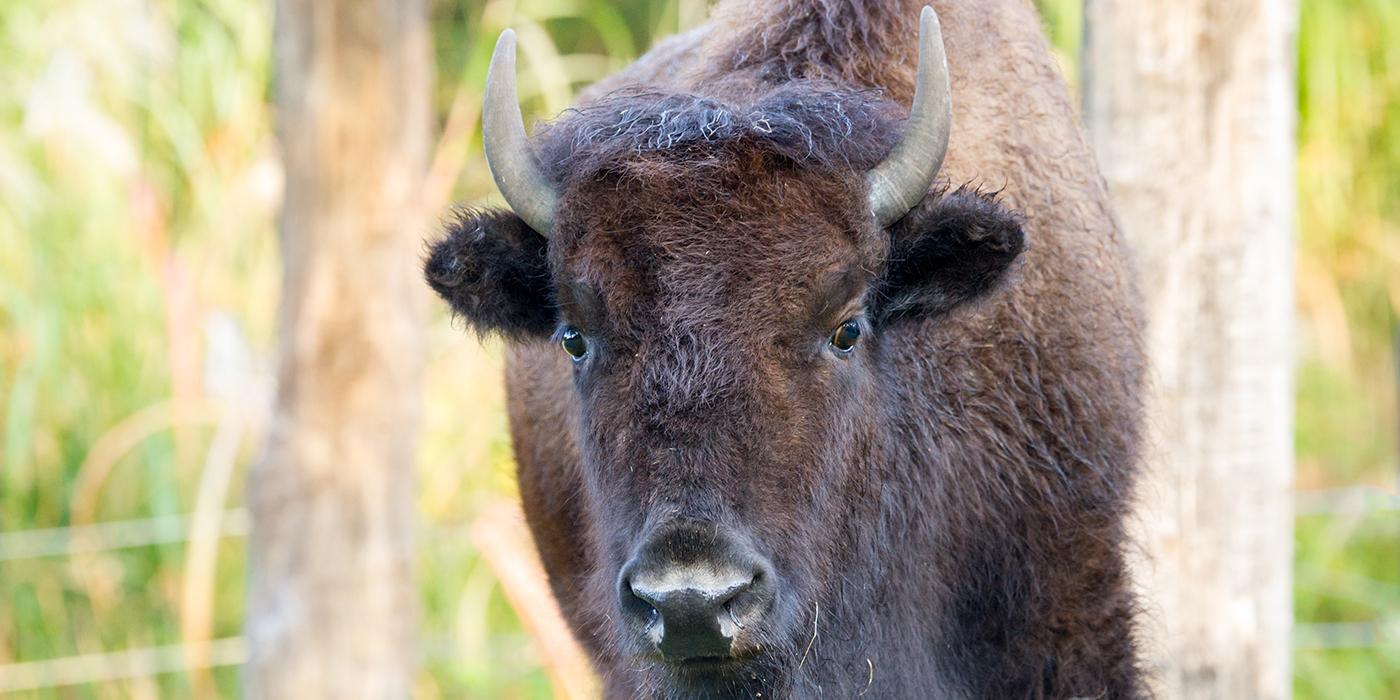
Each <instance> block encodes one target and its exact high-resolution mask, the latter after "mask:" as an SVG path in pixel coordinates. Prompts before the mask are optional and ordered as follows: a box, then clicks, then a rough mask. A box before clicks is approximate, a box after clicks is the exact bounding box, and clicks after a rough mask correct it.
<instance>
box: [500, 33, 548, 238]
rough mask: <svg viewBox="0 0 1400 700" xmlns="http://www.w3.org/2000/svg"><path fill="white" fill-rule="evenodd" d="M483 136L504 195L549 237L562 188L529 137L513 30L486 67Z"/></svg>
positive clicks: (532, 226) (536, 228) (536, 227)
mask: <svg viewBox="0 0 1400 700" xmlns="http://www.w3.org/2000/svg"><path fill="white" fill-rule="evenodd" d="M481 136H482V141H483V142H484V147H485V151H486V165H487V167H488V168H489V169H490V170H491V177H492V178H493V179H494V180H495V181H496V187H497V188H498V189H500V190H501V196H503V197H505V198H506V203H507V204H510V208H511V209H514V210H515V213H516V215H517V216H519V217H520V218H521V219H524V221H525V223H527V224H529V225H530V228H532V229H534V230H535V231H537V232H539V234H540V235H541V236H544V237H546V238H548V237H549V234H550V232H551V231H552V230H553V228H554V210H555V207H556V206H557V205H558V203H559V193H558V192H557V191H555V188H554V184H553V183H551V182H550V181H549V179H548V178H546V177H545V176H544V173H542V172H540V169H539V167H538V166H537V165H536V164H535V159H534V156H532V155H531V154H530V146H529V142H528V141H527V140H526V138H525V120H524V118H523V117H521V115H520V102H519V100H518V99H517V97H516V94H515V32H514V31H513V30H510V29H507V30H505V31H503V32H501V38H500V39H497V40H496V51H495V53H493V54H491V67H490V68H489V69H487V71H486V94H485V96H484V97H483V99H482V105H481Z"/></svg>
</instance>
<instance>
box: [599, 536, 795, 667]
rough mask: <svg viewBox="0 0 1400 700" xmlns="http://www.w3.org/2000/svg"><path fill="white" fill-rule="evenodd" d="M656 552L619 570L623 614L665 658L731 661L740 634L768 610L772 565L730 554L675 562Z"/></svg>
mask: <svg viewBox="0 0 1400 700" xmlns="http://www.w3.org/2000/svg"><path fill="white" fill-rule="evenodd" d="M656 549H657V548H653V549H652V551H651V552H648V551H647V550H643V553H642V554H639V555H638V556H637V557H634V558H633V559H632V561H631V562H628V564H627V565H626V566H624V567H623V573H622V576H621V577H620V581H619V584H620V585H619V589H620V590H619V591H618V592H619V595H620V597H621V603H622V611H623V614H624V616H626V617H627V618H629V619H630V621H631V622H632V624H633V625H634V626H635V627H636V628H638V629H640V630H641V631H642V632H643V634H644V635H645V636H646V637H647V638H648V639H649V640H650V641H651V643H652V644H653V645H655V646H656V648H657V650H659V651H660V652H661V654H662V656H664V657H665V658H666V659H668V660H671V661H696V660H702V659H703V660H722V659H725V658H728V657H730V656H731V655H732V654H733V650H734V640H735V638H736V637H738V635H739V633H740V632H741V631H743V630H745V629H748V628H751V627H753V626H755V625H757V624H759V623H760V622H761V621H762V618H763V616H764V615H765V614H766V613H767V611H768V609H769V607H770V606H771V603H772V601H773V598H774V593H775V586H774V583H775V582H774V576H773V572H772V567H771V565H769V564H768V562H767V561H766V560H763V559H762V558H760V557H757V556H755V555H753V554H751V553H748V552H743V553H735V552H733V551H732V550H731V551H730V552H725V553H724V556H722V557H715V556H708V557H705V558H704V559H699V560H696V559H692V560H690V561H685V562H677V561H674V560H673V559H670V558H668V557H666V556H664V554H665V552H664V551H663V552H656V551H655V550H656ZM663 549H664V548H663ZM658 553H659V554H661V555H662V556H655V555H656V554H658ZM648 554H651V555H652V556H647V555H648ZM736 554H737V556H736Z"/></svg>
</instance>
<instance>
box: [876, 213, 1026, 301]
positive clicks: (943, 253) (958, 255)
mask: <svg viewBox="0 0 1400 700" xmlns="http://www.w3.org/2000/svg"><path fill="white" fill-rule="evenodd" d="M890 235H891V238H892V239H893V240H892V241H891V246H890V258H889V261H888V262H887V263H886V265H885V271H884V274H883V275H882V277H881V278H880V281H879V283H878V284H877V285H876V287H875V294H874V295H872V296H873V297H874V303H873V304H872V308H873V313H872V318H874V319H875V322H876V323H877V324H881V323H893V322H897V321H899V320H901V319H908V318H918V317H928V316H937V315H940V314H944V313H947V312H948V311H950V310H952V309H954V308H956V307H957V306H959V305H961V304H963V303H965V302H968V301H971V300H974V299H976V298H978V297H980V296H982V295H984V294H986V293H987V292H989V291H991V290H992V289H994V288H995V287H996V286H997V284H998V283H999V282H1001V280H1002V278H1003V277H1004V276H1005V273H1006V270H1007V268H1009V267H1010V266H1011V263H1012V262H1013V261H1015V260H1016V257H1017V256H1019V255H1020V254H1021V251H1022V250H1024V249H1025V234H1024V233H1023V231H1022V229H1021V217H1020V216H1019V215H1017V214H1015V213H1014V212H1012V211H1010V210H1008V209H1006V208H1005V207H1003V206H1001V204H999V203H997V201H996V199H995V198H994V197H993V196H992V195H986V194H982V193H980V192H977V191H975V190H969V189H967V188H961V189H958V190H957V191H955V192H951V193H947V194H943V195H941V196H940V195H938V194H934V195H931V196H929V197H928V198H926V199H925V200H924V201H923V202H922V203H920V204H919V206H917V207H915V208H914V209H913V210H912V211H910V212H909V213H908V214H907V215H906V216H905V217H904V218H903V219H901V220H900V221H899V222H898V223H896V224H895V225H894V226H893V227H891V229H890Z"/></svg>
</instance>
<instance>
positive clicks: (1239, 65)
mask: <svg viewBox="0 0 1400 700" xmlns="http://www.w3.org/2000/svg"><path fill="white" fill-rule="evenodd" d="M1296 14H1297V11H1296V5H1295V0H1089V1H1088V2H1087V4H1086V8H1085V21H1086V32H1085V37H1086V39H1085V48H1084V56H1083V58H1084V61H1083V69H1084V75H1085V80H1084V98H1085V110H1084V111H1085V119H1086V122H1087V126H1088V129H1089V133H1090V137H1091V140H1092V141H1093V144H1094V146H1095V147H1096V149H1097V152H1098V155H1099V158H1100V160H1101V164H1102V168H1103V173H1104V175H1105V177H1106V179H1107V180H1108V183H1109V186H1110V189H1111V191H1112V195H1113V199H1114V204H1115V207H1116V209H1117V213H1118V217H1119V219H1120V222H1121V224H1122V226H1123V229H1124V231H1125V233H1126V235H1127V238H1128V240H1129V241H1130V242H1131V243H1132V245H1133V247H1134V250H1135V253H1136V256H1137V263H1138V267H1139V270H1140V273H1141V279H1142V284H1143V290H1144V293H1145V295H1146V301H1147V308H1148V315H1149V324H1150V325H1149V335H1148V344H1149V347H1148V349H1149V354H1150V356H1151V360H1152V363H1153V371H1152V374H1151V377H1152V382H1153V384H1154V387H1153V391H1152V394H1151V396H1150V398H1149V413H1148V417H1149V426H1150V428H1149V430H1150V433H1149V442H1148V455H1147V458H1148V462H1147V466H1148V474H1147V478H1146V479H1145V481H1144V483H1143V485H1142V488H1141V490H1140V498H1139V500H1140V502H1141V506H1140V510H1139V515H1138V521H1139V524H1140V526H1141V530H1142V533H1141V538H1142V542H1143V544H1144V550H1145V552H1144V554H1145V556H1143V557H1142V558H1141V561H1139V562H1137V568H1136V572H1135V578H1136V579H1137V581H1138V583H1139V585H1140V586H1141V588H1142V589H1143V590H1144V596H1145V600H1144V603H1145V608H1146V610H1145V612H1146V615H1145V616H1144V630H1143V631H1144V634H1143V637H1144V640H1145V641H1146V642H1147V644H1148V649H1149V657H1148V658H1149V660H1150V661H1151V662H1152V664H1153V667H1152V668H1151V669H1150V670H1151V671H1152V672H1153V673H1154V674H1155V676H1156V683H1157V687H1158V690H1159V695H1160V696H1161V697H1164V698H1265V699H1268V698H1286V697H1288V696H1289V682H1290V681H1289V679H1290V663H1289V662H1290V652H1291V648H1290V644H1289V628H1290V626H1291V623H1292V606H1291V600H1292V596H1291V582H1292V581H1291V574H1290V571H1291V563H1292V532H1293V523H1292V506H1291V494H1290V488H1291V480H1292V458H1293V457H1292V445H1293V443H1292V405H1293V402H1292V383H1291V377H1292V354H1291V336H1292V318H1293V306H1292V304H1293V294H1292V270H1293V261H1292V223H1293V211H1294V195H1293V192H1294V181H1293V153H1294V146H1293V130H1294V114H1295V104H1296V103H1295V101H1294V91H1295V87H1294V78H1295V75H1296V71H1295V68H1294V34H1295V24H1296Z"/></svg>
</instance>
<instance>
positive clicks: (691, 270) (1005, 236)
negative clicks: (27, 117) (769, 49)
mask: <svg viewBox="0 0 1400 700" xmlns="http://www.w3.org/2000/svg"><path fill="white" fill-rule="evenodd" d="M925 19H926V22H925V27H924V29H925V48H926V49H927V48H928V46H929V45H930V44H931V42H930V41H929V40H930V39H934V40H936V39H937V33H936V24H935V26H934V27H933V31H932V33H931V36H930V31H929V26H928V22H927V19H928V15H926V18H925ZM509 39H510V37H509V35H507V36H506V37H504V38H503V41H502V44H501V45H502V46H505V53H504V54H503V53H502V49H501V48H500V47H498V53H497V64H496V65H494V66H493V81H492V85H493V87H492V88H489V89H488V97H490V95H491V94H492V93H491V92H490V90H491V89H495V90H497V93H498V99H497V101H496V104H494V105H493V104H489V103H488V105H487V111H488V112H492V111H493V109H494V111H496V112H499V111H506V112H512V111H513V112H514V116H512V115H510V114H507V116H508V117H510V118H509V119H506V120H505V122H504V123H503V125H498V126H496V127H494V128H497V129H505V130H507V131H509V132H510V134H509V135H508V136H507V137H502V138H504V141H506V142H507V143H505V145H502V143H501V140H500V139H497V141H496V142H495V143H494V145H493V144H492V143H491V141H492V139H493V138H496V137H498V136H499V134H491V133H488V135H487V137H488V147H489V148H493V149H495V152H494V153H493V154H492V155H491V163H492V168H493V172H494V174H495V175H496V177H497V179H498V181H502V190H503V191H504V192H505V193H506V194H507V198H508V200H509V201H510V202H511V204H512V205H513V207H514V209H515V211H516V212H518V214H519V215H518V216H517V214H515V213H510V212H502V211H495V212H478V213H462V214H460V215H459V216H458V217H457V218H456V220H455V221H453V222H452V223H451V224H450V225H449V231H448V235H447V236H446V237H445V238H444V239H443V240H442V241H441V242H440V243H438V244H437V245H436V246H435V247H434V248H433V250H432V253H431V256H430V259H429V260H428V262H427V276H428V279H429V282H430V283H431V284H432V286H433V288H434V289H435V290H436V291H437V292H438V293H439V294H441V295H442V296H443V297H444V298H445V299H446V300H447V301H448V302H449V303H450V304H451V306H452V308H453V309H454V311H455V312H456V313H457V314H458V315H460V316H461V317H463V318H465V319H466V320H467V321H468V322H469V323H470V324H471V325H472V326H474V327H475V328H476V329H477V330H479V331H482V332H494V333H499V334H502V335H505V336H508V337H510V338H512V339H515V340H518V341H521V342H527V343H535V342H546V341H548V342H552V343H554V344H557V345H558V346H559V347H558V350H557V352H558V353H559V358H561V359H560V360H559V361H560V362H567V363H568V364H570V365H571V366H572V373H573V386H572V388H563V389H564V390H565V391H566V394H567V395H561V396H559V397H558V400H559V401H561V402H568V403H569V404H570V405H571V406H572V407H573V410H574V411H576V415H577V417H578V420H577V421H576V424H577V435H575V436H574V441H575V443H576V444H577V446H578V451H579V455H580V463H579V464H578V465H577V468H578V469H579V470H580V471H581V478H580V483H581V484H582V492H581V493H578V494H576V495H575V497H576V498H579V499H582V500H583V502H584V503H585V504H586V507H585V508H584V510H585V511H586V512H587V513H588V514H589V517H590V520H591V522H590V523H587V524H586V527H584V528H582V530H583V531H586V532H587V533H588V536H587V538H586V540H583V541H580V543H579V546H580V547H586V548H588V549H589V551H588V552H587V555H586V557H584V559H585V560H586V561H588V562H589V565H590V567H591V577H592V584H591V586H590V587H589V590H590V593H589V594H588V595H585V596H584V600H585V601H586V604H588V605H590V606H593V607H594V608H595V610H596V618H597V619H598V620H600V621H602V620H611V622H610V623H607V624H609V625H611V626H612V631H613V632H614V633H615V634H616V635H617V636H616V642H617V643H616V644H613V645H612V647H613V654H615V655H616V656H618V657H619V658H624V657H625V658H624V661H623V664H622V665H623V666H625V667H626V668H629V669H637V668H641V669H642V671H641V672H642V673H644V674H645V673H651V674H653V681H654V682H657V683H669V684H671V686H670V687H675V686H677V685H684V684H687V683H692V684H706V683H708V684H711V685H710V686H707V687H714V686H713V683H715V682H718V681H722V682H724V683H725V684H726V685H725V686H724V687H730V688H735V689H741V688H744V687H747V686H750V685H763V686H767V685H771V684H772V682H773V681H772V679H773V678H775V677H779V676H782V675H783V674H784V673H785V671H787V670H790V668H788V667H789V666H791V665H794V664H800V663H801V661H800V659H801V656H802V650H803V645H804V644H805V643H806V642H807V638H808V637H809V636H810V634H811V630H812V625H813V619H812V616H813V615H819V614H820V612H819V606H818V604H817V603H816V601H819V600H823V599H825V598H826V597H827V596H829V595H830V593H831V589H832V587H833V586H835V585H837V584H838V583H839V579H840V575H839V572H842V571H844V570H845V569H846V568H847V567H848V566H849V565H850V563H851V562H852V561H853V560H855V559H858V558H859V557H861V556H864V554H863V553H862V552H860V551H857V550H859V549H860V548H859V547H858V546H857V545H856V540H857V539H859V538H855V539H853V536H852V533H853V532H855V531H858V530H859V529H860V528H861V527H862V526H863V523H862V522H859V516H858V515H857V513H858V512H859V511H860V507H853V502H854V501H855V500H858V498H860V497H863V496H859V495H861V494H866V495H869V494H876V495H875V496H874V497H875V498H878V493H879V491H878V488H874V489H872V485H871V484H870V475H871V473H872V465H876V464H881V463H883V462H887V461H889V460H893V459H896V457H895V456H894V455H895V453H897V452H898V450H899V449H900V447H899V445H900V443H901V435H900V431H901V430H905V429H907V428H903V427H901V426H900V425H899V422H898V420H897V416H898V414H899V412H900V403H901V402H902V401H905V400H908V397H907V396H906V395H905V391H906V387H907V384H908V382H909V381H911V378H901V377H897V376H894V375H893V370H892V368H893V365H894V362H895V360H896V359H897V358H898V357H899V356H900V354H907V353H920V352H924V350H923V349H922V348H921V347H920V345H919V342H918V332H911V331H910V330H909V329H915V328H926V327H927V326H928V324H927V323H923V322H927V321H929V320H930V319H938V318H940V317H942V316H944V315H946V314H950V313H954V312H955V309H957V308H958V307H959V306H960V305H962V304H964V303H965V302H968V301H971V300H974V299H976V298H978V297H979V296H981V295H984V294H986V293H987V292H988V291H989V290H991V289H993V288H994V287H995V286H996V285H997V283H998V282H999V280H1001V279H1002V277H1003V273H1004V272H1005V271H1006V270H1007V268H1008V267H1009V265H1010V264H1011V263H1012V261H1013V260H1014V259H1015V258H1016V257H1017V256H1018V254H1019V253H1020V252H1021V250H1022V247H1023V237H1022V232H1021V228H1020V225H1019V221H1018V219H1017V217H1016V216H1015V215H1013V214H1011V213H1010V212H1008V211H1006V210H1005V209H1003V208H1002V207H1001V206H1000V205H998V204H997V203H996V202H995V201H994V200H993V199H992V198H990V197H988V196H984V195H982V194H979V193H977V192H975V191H971V190H967V189H959V190H955V191H946V190H941V189H940V190H936V191H934V192H933V193H931V194H930V193H929V188H930V184H931V181H932V180H933V177H934V175H935V174H936V171H937V167H938V163H939V162H941V160H942V150H943V145H944V144H946V137H947V124H946V117H945V118H944V119H943V120H942V122H941V123H938V122H939V120H938V119H936V118H935V119H933V120H932V121H933V122H935V123H934V124H933V126H932V127H931V128H932V129H933V130H934V131H935V132H936V131H937V130H938V129H942V133H941V134H939V133H932V134H931V137H932V141H931V143H930V140H929V139H928V138H925V139H924V142H923V143H911V138H910V137H909V136H905V137H904V139H903V142H902V143H896V141H899V140H900V134H901V133H906V134H907V133H908V132H909V131H910V130H913V129H916V128H919V126H918V123H917V120H918V119H920V118H924V119H926V120H927V119H929V115H930V114H932V115H933V116H934V117H936V116H937V114H938V113H939V112H940V111H946V103H947V95H946V91H947V88H946V73H944V74H942V75H943V78H942V80H941V81H940V80H938V79H937V78H936V76H933V77H930V76H923V77H921V81H920V90H921V98H923V99H924V103H925V104H928V105H931V106H930V107H929V109H927V110H924V112H922V113H921V112H920V110H918V109H916V113H915V115H914V117H913V118H912V119H910V120H903V119H902V117H903V114H902V110H901V108H899V107H898V106H897V105H894V104H891V103H889V102H887V101H885V100H883V99H882V98H881V97H880V96H879V95H878V94H877V93H873V92H870V91H859V90H850V89H841V88H838V87H835V86H831V85H823V84H814V83H803V82H796V83H790V84H787V85H784V86H781V87H778V88H775V89H773V90H771V91H769V92H767V93H766V94H763V95H761V96H759V97H757V98H756V99H753V100H751V101H749V102H748V103H747V104H743V105H734V104H730V103H725V102H722V101H719V100H713V99H706V98H703V97H698V96H695V95H679V94H657V93H645V92H635V91H634V92H631V93H627V94H621V95H614V96H611V97H608V98H604V99H601V100H599V101H596V102H594V103H593V104H592V105H590V106H588V107H586V108H584V109H581V110H577V111H573V112H571V113H569V114H567V115H565V116H564V117H563V118H562V119H560V120H559V121H558V122H556V123H555V124H553V125H550V126H549V127H547V128H546V129H545V130H544V131H543V132H542V133H541V134H539V135H537V137H536V139H535V142H534V144H533V146H530V147H529V150H528V151H527V150H524V149H526V148H527V146H526V142H525V141H524V131H523V127H521V126H520V125H519V123H518V121H519V116H518V107H515V104H514V101H513V100H514V88H513V82H511V84H510V85H508V86H507V87H508V90H507V91H505V92H504V97H505V98H507V99H508V100H509V107H508V108H506V107H500V105H501V104H502V103H501V102H500V100H499V98H500V97H501V94H500V93H501V91H502V89H501V87H500V86H501V85H502V83H501V82H499V81H498V80H497V78H499V77H500V72H501V68H500V66H501V65H505V73H506V74H507V77H508V74H509V73H510V72H511V71H509V67H510V66H509V61H508V60H507V59H508V58H509V57H510V56H513V54H512V53H511V52H510V51H511V47H510V45H509ZM937 49H938V51H937V54H938V55H937V56H936V57H934V58H936V62H937V63H939V64H941V63H942V52H941V43H939V45H938V47H937ZM926 54H927V51H926ZM929 58H930V57H929V56H928V55H925V56H923V58H922V60H921V70H923V69H924V68H926V66H923V65H922V64H924V63H929V62H932V61H930V60H929ZM933 72H935V73H936V72H937V71H933ZM507 82H509V81H507ZM929 90H932V91H934V92H935V93H938V92H940V91H941V94H935V95H933V97H932V98H930V97H929V95H928V92H927V91H929ZM916 103H917V100H916ZM921 115H922V116H921ZM491 119H492V117H488V118H487V127H488V131H489V130H490V129H491V128H493V126H492V121H491ZM512 119H513V120H514V123H511V120H512ZM901 121H905V122H907V123H909V124H910V125H909V126H908V127H907V128H904V129H901ZM517 130H518V131H517ZM925 131H926V132H927V131H928V128H925ZM926 135H927V134H926ZM512 139H513V140H514V143H513V145H512V143H510V142H511V141H512ZM940 140H941V143H940ZM510 148H519V149H522V150H520V151H516V152H512V153H503V152H502V151H501V149H510ZM891 153H893V155H890V154H891ZM901 154H903V155H902V156H901ZM910 154H912V155H910ZM900 157H904V158H905V159H906V160H908V159H910V158H912V159H913V161H914V163H913V165H910V164H909V163H901V162H898V161H899V158H900ZM930 164H931V167H930ZM882 169H883V170H882ZM910 177H913V178H914V179H916V180H918V181H917V182H913V183H912V184H911V183H910V182H909V178H910ZM911 192H917V193H918V194H917V196H910V193H911ZM881 193H883V194H881ZM905 199H907V200H908V203H907V204H901V203H900V202H901V201H903V200H905ZM902 329H903V330H902ZM912 381H917V378H914V379H912ZM561 428H562V426H561ZM600 624H601V623H600ZM647 660H650V661H649V662H648V661H647ZM648 669H649V670H648Z"/></svg>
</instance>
